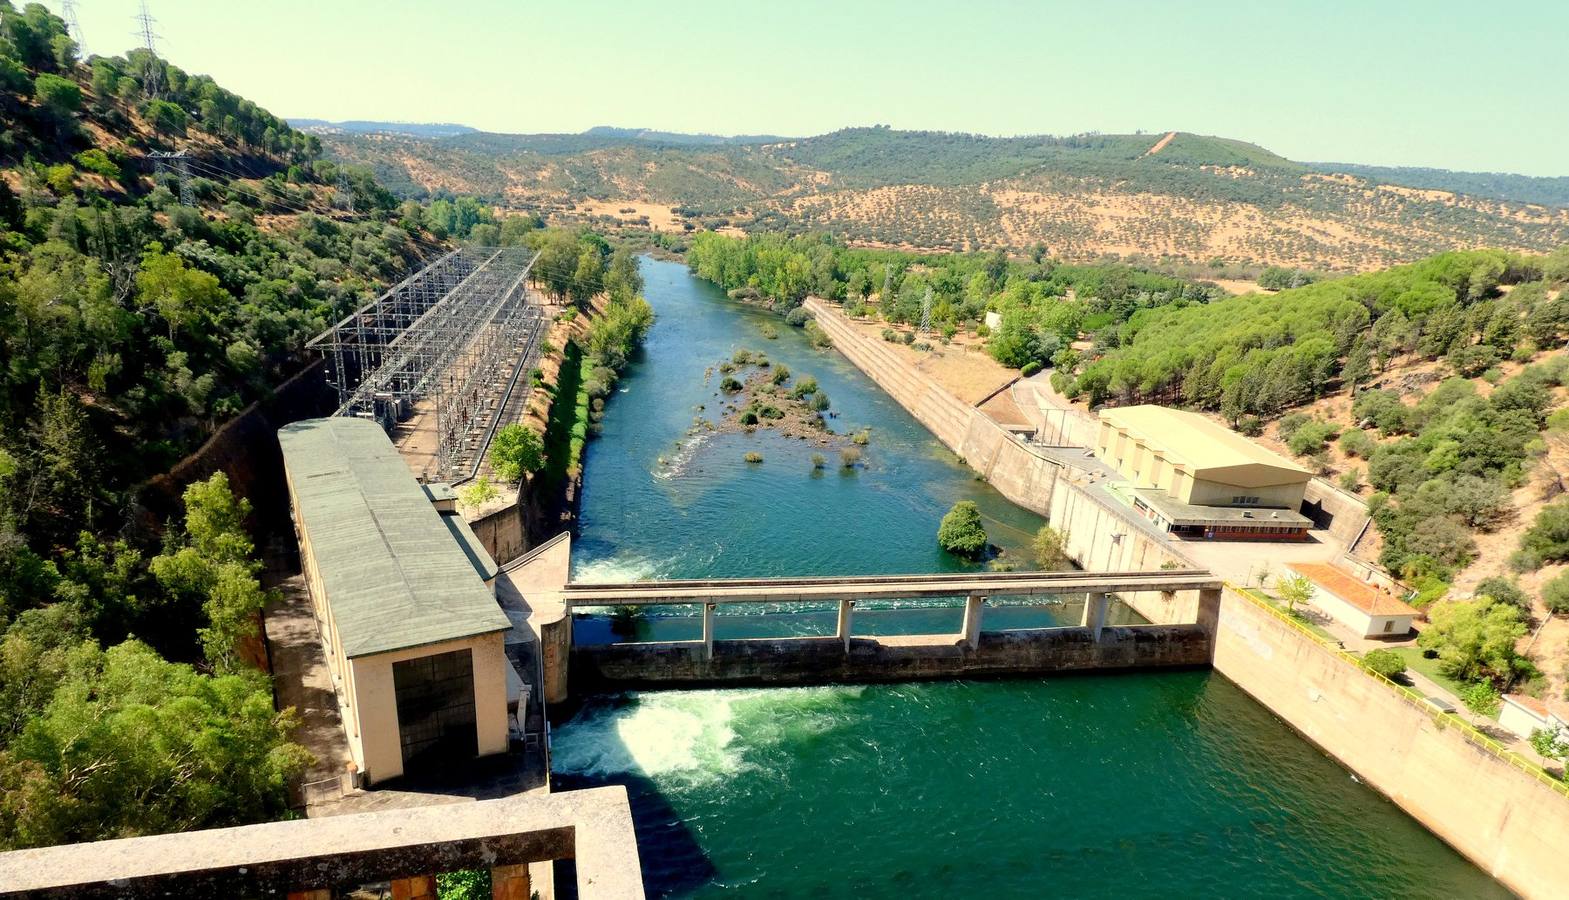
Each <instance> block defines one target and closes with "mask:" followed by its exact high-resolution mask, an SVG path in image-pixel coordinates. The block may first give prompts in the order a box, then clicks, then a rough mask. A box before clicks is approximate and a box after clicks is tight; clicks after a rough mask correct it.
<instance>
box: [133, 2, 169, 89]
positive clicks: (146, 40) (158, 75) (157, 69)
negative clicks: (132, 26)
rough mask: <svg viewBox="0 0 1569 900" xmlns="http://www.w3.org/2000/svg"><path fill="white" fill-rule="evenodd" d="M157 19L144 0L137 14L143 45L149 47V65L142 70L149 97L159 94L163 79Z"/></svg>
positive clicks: (144, 87)
mask: <svg viewBox="0 0 1569 900" xmlns="http://www.w3.org/2000/svg"><path fill="white" fill-rule="evenodd" d="M157 21H158V20H157V19H154V18H153V14H152V11H151V10H149V9H148V8H147V0H142V11H141V12H140V13H138V14H137V16H136V22H137V24H138V25H140V26H141V38H142V46H143V47H145V48H146V49H147V67H146V69H144V70H143V72H142V87H143V89H144V90H145V91H146V92H147V96H149V97H157V96H158V91H159V89H160V88H161V82H162V81H163V65H162V64H161V63H159V61H158V33H157V32H155V31H153V25H155V24H156V23H157Z"/></svg>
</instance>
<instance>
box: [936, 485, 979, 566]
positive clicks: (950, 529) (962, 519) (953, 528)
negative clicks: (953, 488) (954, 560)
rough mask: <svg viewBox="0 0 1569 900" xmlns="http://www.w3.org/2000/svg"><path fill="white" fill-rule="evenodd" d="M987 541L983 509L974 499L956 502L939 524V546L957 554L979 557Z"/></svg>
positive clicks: (970, 557) (973, 557) (966, 556)
mask: <svg viewBox="0 0 1569 900" xmlns="http://www.w3.org/2000/svg"><path fill="white" fill-rule="evenodd" d="M987 543H988V541H987V539H986V526H985V525H984V524H982V522H981V509H980V507H978V506H976V505H975V501H973V500H960V501H959V502H958V503H955V504H954V505H953V508H952V509H950V510H948V513H947V514H946V515H944V516H943V517H942V522H941V523H940V524H939V525H938V526H937V546H939V547H941V548H943V549H944V550H946V551H948V552H949V553H952V554H955V555H957V556H963V557H965V558H966V559H979V558H980V557H981V555H982V554H984V553H985V552H986V545H987Z"/></svg>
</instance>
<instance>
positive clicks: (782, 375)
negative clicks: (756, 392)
mask: <svg viewBox="0 0 1569 900" xmlns="http://www.w3.org/2000/svg"><path fill="white" fill-rule="evenodd" d="M768 380H769V381H772V382H773V383H774V384H784V383H785V382H786V381H789V380H790V367H789V366H787V365H785V364H784V363H780V364H779V365H777V366H774V374H773V375H772V376H770V377H769V379H768Z"/></svg>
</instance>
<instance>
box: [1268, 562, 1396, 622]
mask: <svg viewBox="0 0 1569 900" xmlns="http://www.w3.org/2000/svg"><path fill="white" fill-rule="evenodd" d="M1286 565H1287V567H1289V568H1290V569H1291V570H1292V571H1294V572H1296V573H1297V574H1298V575H1301V576H1303V577H1304V578H1306V579H1307V580H1309V581H1311V582H1313V597H1312V599H1311V601H1310V602H1311V603H1312V604H1313V605H1314V606H1316V607H1318V608H1319V609H1320V610H1322V611H1323V612H1324V613H1325V614H1327V615H1328V616H1329V617H1330V618H1332V619H1334V620H1335V621H1337V622H1339V623H1340V624H1342V625H1345V626H1346V627H1347V628H1350V629H1351V630H1352V631H1353V632H1355V633H1356V634H1357V636H1359V637H1365V638H1373V637H1386V638H1403V637H1405V636H1406V635H1408V634H1410V633H1411V621H1412V620H1413V619H1415V618H1416V617H1417V616H1418V615H1419V613H1418V612H1417V610H1416V609H1415V608H1414V607H1412V606H1411V605H1410V604H1408V603H1406V602H1405V601H1403V600H1401V599H1400V598H1399V597H1396V596H1395V595H1393V594H1391V593H1389V592H1388V591H1386V590H1383V589H1382V588H1379V587H1376V586H1374V585H1371V584H1368V583H1367V582H1364V581H1362V580H1360V579H1358V578H1357V577H1356V576H1354V575H1351V574H1349V573H1347V572H1342V571H1341V570H1339V569H1337V568H1335V567H1334V566H1330V565H1325V564H1323V563H1287V564H1286Z"/></svg>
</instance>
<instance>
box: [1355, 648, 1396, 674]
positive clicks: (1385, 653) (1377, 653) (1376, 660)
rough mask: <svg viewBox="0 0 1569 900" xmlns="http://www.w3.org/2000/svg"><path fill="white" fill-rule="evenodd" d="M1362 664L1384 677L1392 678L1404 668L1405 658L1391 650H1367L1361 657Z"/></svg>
mask: <svg viewBox="0 0 1569 900" xmlns="http://www.w3.org/2000/svg"><path fill="white" fill-rule="evenodd" d="M1362 665H1363V666H1365V667H1366V668H1367V669H1368V671H1370V672H1377V673H1378V674H1380V675H1382V676H1384V677H1385V678H1394V677H1395V676H1396V675H1400V674H1402V673H1403V672H1405V670H1406V661H1405V659H1404V658H1403V657H1402V656H1401V655H1400V654H1398V653H1396V652H1395V651H1393V650H1369V651H1368V652H1367V655H1366V656H1364V657H1362Z"/></svg>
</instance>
